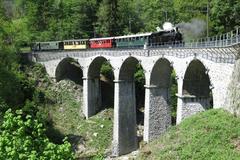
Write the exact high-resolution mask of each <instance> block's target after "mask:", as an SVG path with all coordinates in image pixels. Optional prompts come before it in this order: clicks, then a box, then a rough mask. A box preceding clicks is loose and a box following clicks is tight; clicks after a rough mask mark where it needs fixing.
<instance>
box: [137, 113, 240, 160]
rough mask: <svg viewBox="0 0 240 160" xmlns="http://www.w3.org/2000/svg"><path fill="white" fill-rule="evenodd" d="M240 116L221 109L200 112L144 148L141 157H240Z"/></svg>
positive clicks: (165, 159)
mask: <svg viewBox="0 0 240 160" xmlns="http://www.w3.org/2000/svg"><path fill="white" fill-rule="evenodd" d="M239 157H240V118H236V117H234V116H233V115H232V114H230V113H228V112H227V111H224V110H221V109H217V110H215V109H213V110H209V111H206V112H202V113H199V114H197V115H195V116H192V117H191V118H188V119H186V120H184V121H183V122H182V123H181V124H180V125H178V126H176V127H172V128H171V129H170V130H169V131H168V132H167V133H166V134H164V135H163V136H161V137H160V138H159V139H158V140H155V141H153V142H151V143H149V144H147V145H146V146H144V147H143V148H142V149H141V152H140V155H139V156H138V159H154V160H155V159H163V160H171V159H231V160H234V159H239Z"/></svg>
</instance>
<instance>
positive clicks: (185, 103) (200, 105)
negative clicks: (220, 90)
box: [179, 95, 211, 119]
mask: <svg viewBox="0 0 240 160" xmlns="http://www.w3.org/2000/svg"><path fill="white" fill-rule="evenodd" d="M179 98H181V99H182V111H181V114H182V115H181V117H182V119H185V118H187V117H190V116H192V115H194V114H196V113H198V112H202V111H205V110H207V109H210V106H211V105H210V98H209V97H196V96H189V95H183V96H182V97H179Z"/></svg>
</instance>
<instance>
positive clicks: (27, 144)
mask: <svg viewBox="0 0 240 160" xmlns="http://www.w3.org/2000/svg"><path fill="white" fill-rule="evenodd" d="M44 132H45V130H44V128H43V125H42V124H41V123H40V122H39V121H38V120H37V119H33V117H32V116H31V115H23V112H22V110H17V111H16V112H12V111H11V110H8V111H7V112H6V113H5V114H4V121H3V123H2V124H1V126H0V159H33V160H34V159H59V160H60V159H74V157H73V154H72V151H71V145H70V144H69V143H68V142H67V141H64V144H62V145H56V144H53V143H51V142H50V141H49V140H48V138H47V137H46V136H45V134H44Z"/></svg>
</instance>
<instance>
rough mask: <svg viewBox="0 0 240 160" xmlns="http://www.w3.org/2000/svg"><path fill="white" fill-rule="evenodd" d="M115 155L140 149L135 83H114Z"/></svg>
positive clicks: (118, 81)
mask: <svg viewBox="0 0 240 160" xmlns="http://www.w3.org/2000/svg"><path fill="white" fill-rule="evenodd" d="M114 82H115V83H114V88H115V89H114V92H115V93H114V126H113V155H114V156H119V155H122V154H127V153H130V152H131V151H134V150H136V149H137V148H138V143H137V134H136V132H137V129H136V104H135V103H136V102H135V101H136V100H135V84H134V81H127V80H115V81H114Z"/></svg>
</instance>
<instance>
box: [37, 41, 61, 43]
mask: <svg viewBox="0 0 240 160" xmlns="http://www.w3.org/2000/svg"><path fill="white" fill-rule="evenodd" d="M59 42H62V41H47V42H34V43H59Z"/></svg>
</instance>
